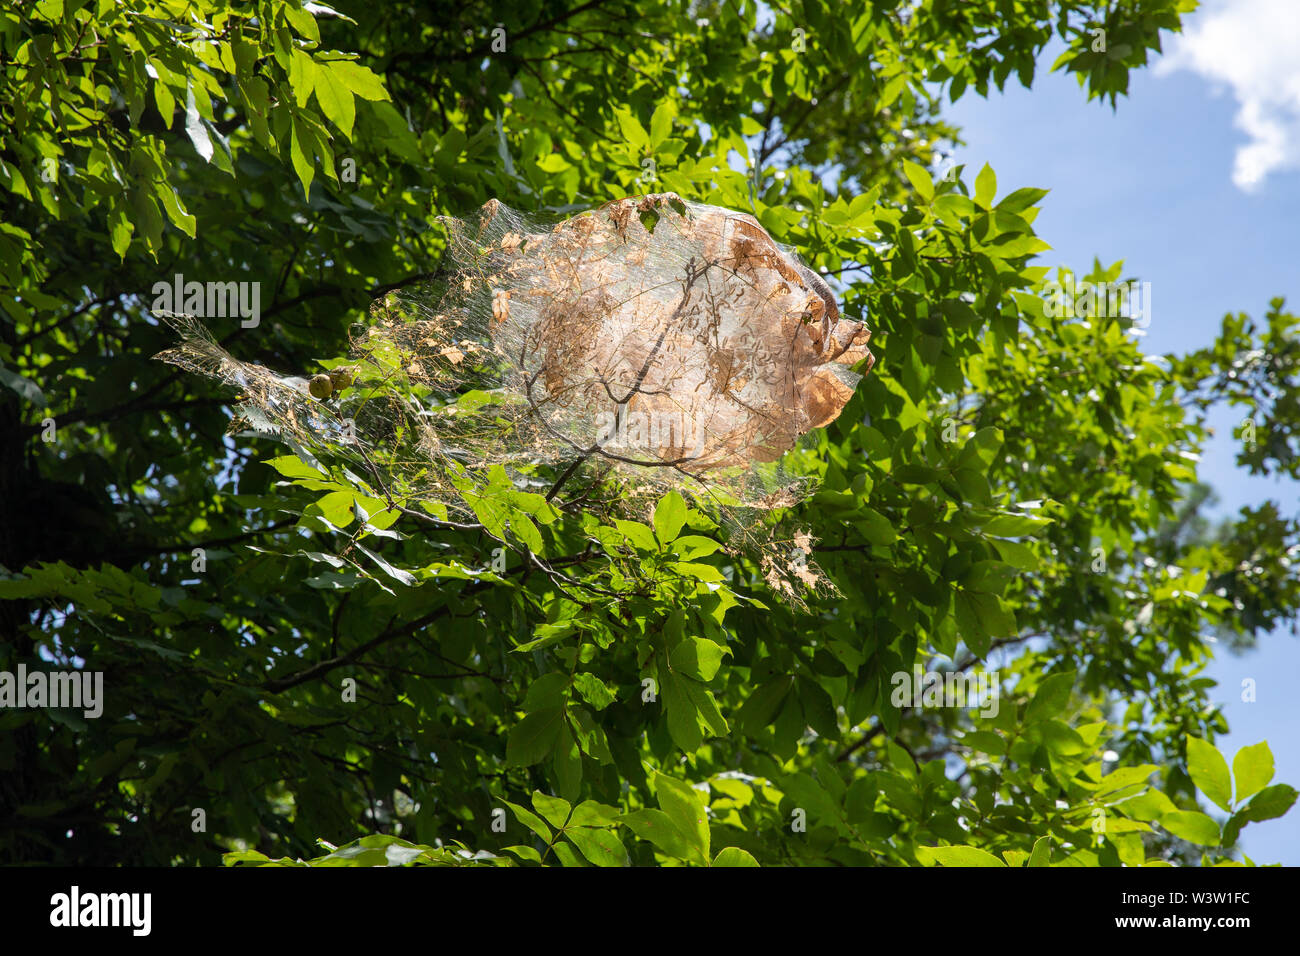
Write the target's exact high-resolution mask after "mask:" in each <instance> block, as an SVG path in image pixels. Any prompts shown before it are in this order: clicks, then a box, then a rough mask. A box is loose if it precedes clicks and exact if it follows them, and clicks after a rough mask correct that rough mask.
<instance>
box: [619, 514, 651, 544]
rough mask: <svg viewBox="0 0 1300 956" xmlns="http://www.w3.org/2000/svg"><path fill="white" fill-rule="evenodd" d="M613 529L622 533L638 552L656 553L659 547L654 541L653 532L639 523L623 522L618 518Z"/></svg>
mask: <svg viewBox="0 0 1300 956" xmlns="http://www.w3.org/2000/svg"><path fill="white" fill-rule="evenodd" d="M614 527H616V528H618V530H619V531H621V532H623V536H624V537H625V538H627V540H628V541H630V542H631V543H632V545H633V547H635V548H636V549H637V550H639V551H658V550H659V546H658V543H657V542H656V541H655V536H654V532H653V531H651V530H650V529H649V528H647V527H646V526H645V525H643V524H641V522H639V521H625V520H623V519H622V518H618V519H616V520H615V521H614Z"/></svg>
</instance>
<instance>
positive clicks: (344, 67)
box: [329, 60, 389, 100]
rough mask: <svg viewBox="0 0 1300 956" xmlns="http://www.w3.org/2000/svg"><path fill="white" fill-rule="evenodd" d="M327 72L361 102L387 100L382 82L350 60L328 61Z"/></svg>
mask: <svg viewBox="0 0 1300 956" xmlns="http://www.w3.org/2000/svg"><path fill="white" fill-rule="evenodd" d="M329 71H330V72H331V73H332V74H333V75H334V76H335V77H336V78H338V79H340V80H342V81H343V85H344V86H346V87H347V88H348V89H349V90H351V91H352V92H353V93H355V94H356V95H357V96H359V97H361V98H362V99H363V100H387V99H388V98H389V96H388V90H386V89H384V81H383V80H382V79H380V77H379V76H378V75H376V74H375V73H374V72H372V71H371V69H370V67H368V66H362V65H361V64H360V63H356V62H354V61H352V60H330V61H329Z"/></svg>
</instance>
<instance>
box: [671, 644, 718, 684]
mask: <svg viewBox="0 0 1300 956" xmlns="http://www.w3.org/2000/svg"><path fill="white" fill-rule="evenodd" d="M730 653H731V651H730V650H729V649H728V648H726V647H723V646H722V645H720V644H715V643H714V642H713V641H709V640H705V639H704V638H702V637H688V638H686V639H685V640H683V641H682V642H681V643H680V644H678V645H677V646H676V647H674V648H673V650H672V653H671V654H669V655H668V661H669V663H670V664H672V666H673V670H677V671H681V672H682V673H683V674H686V675H688V676H690V677H694V678H695V679H696V680H701V681H705V682H708V681H711V680H713V676H714V675H715V674H716V673H717V672H718V668H719V667H721V666H722V656H723V655H724V654H730Z"/></svg>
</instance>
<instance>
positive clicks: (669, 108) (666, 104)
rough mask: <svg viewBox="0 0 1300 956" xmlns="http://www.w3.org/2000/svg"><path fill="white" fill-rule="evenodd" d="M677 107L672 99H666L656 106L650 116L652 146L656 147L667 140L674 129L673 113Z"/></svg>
mask: <svg viewBox="0 0 1300 956" xmlns="http://www.w3.org/2000/svg"><path fill="white" fill-rule="evenodd" d="M675 113H676V109H675V107H674V106H673V103H672V101H671V100H667V99H666V100H664V101H663V102H662V103H660V104H659V105H658V106H656V107H655V111H654V113H653V115H651V117H650V146H651V148H652V149H653V148H656V147H658V146H659V144H660V143H662V142H663V141H664V140H666V139H667V138H668V137H669V136H670V135H671V134H672V131H673V115H674V114H675Z"/></svg>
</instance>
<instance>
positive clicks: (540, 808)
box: [533, 790, 573, 830]
mask: <svg viewBox="0 0 1300 956" xmlns="http://www.w3.org/2000/svg"><path fill="white" fill-rule="evenodd" d="M533 809H534V810H536V811H537V812H538V813H540V814H541V815H542V816H543V817H545V818H546V822H547V823H549V824H550V825H551V826H553V827H555V829H557V830H560V829H563V828H564V825H565V824H566V823H568V822H569V814H570V813H571V812H572V810H573V805H572V804H571V803H569V801H568V800H563V799H561V798H560V797H552V796H550V795H549V794H546V793H542V791H540V790H534V791H533Z"/></svg>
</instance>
